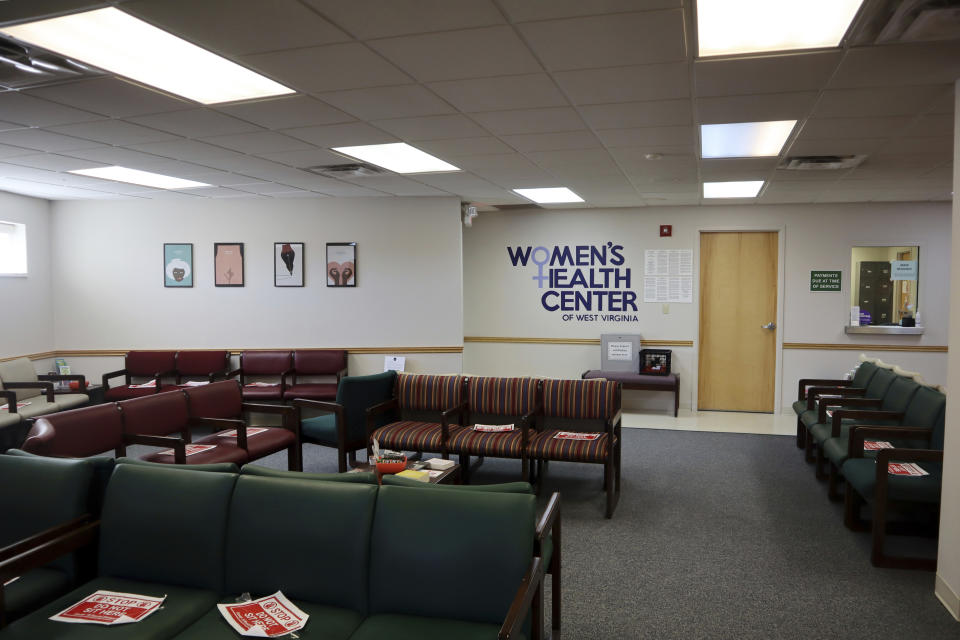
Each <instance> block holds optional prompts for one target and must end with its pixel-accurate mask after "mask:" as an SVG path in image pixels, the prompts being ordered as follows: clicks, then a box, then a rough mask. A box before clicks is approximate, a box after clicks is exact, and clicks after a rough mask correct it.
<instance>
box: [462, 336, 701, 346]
mask: <svg viewBox="0 0 960 640" xmlns="http://www.w3.org/2000/svg"><path fill="white" fill-rule="evenodd" d="M463 341H464V342H495V343H500V344H591V345H592V344H596V345H599V344H600V338H508V337H499V336H464V338H463ZM641 344H642V345H644V346H647V347H692V346H693V340H641Z"/></svg>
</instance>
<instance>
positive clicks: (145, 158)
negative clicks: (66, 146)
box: [67, 147, 170, 170]
mask: <svg viewBox="0 0 960 640" xmlns="http://www.w3.org/2000/svg"><path fill="white" fill-rule="evenodd" d="M67 155H69V156H71V157H73V158H81V159H84V160H90V161H92V162H91V164H97V163H99V164H107V165H120V166H122V167H130V168H131V169H147V170H149V168H150V167H154V166H157V165H160V164H164V163H167V162H169V161H170V160H169V159H168V158H162V157H160V156H155V155H152V154H149V153H143V152H141V151H133V150H132V149H121V148H120V147H94V148H92V149H75V150H73V151H69V152H68V153H67Z"/></svg>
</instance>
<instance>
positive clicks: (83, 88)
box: [24, 78, 196, 118]
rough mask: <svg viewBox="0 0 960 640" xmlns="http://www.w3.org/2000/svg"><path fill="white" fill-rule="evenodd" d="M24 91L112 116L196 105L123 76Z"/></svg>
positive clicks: (144, 113) (137, 114)
mask: <svg viewBox="0 0 960 640" xmlns="http://www.w3.org/2000/svg"><path fill="white" fill-rule="evenodd" d="M24 93H26V94H27V95H31V96H35V97H37V98H44V99H47V100H52V101H53V102H60V103H63V104H68V105H70V106H72V107H77V108H79V109H86V110H87V111H92V112H94V113H99V114H102V115H105V116H110V117H111V118H126V117H128V116H140V115H146V114H148V113H161V112H163V111H176V110H178V109H189V108H191V107H194V106H196V105H195V104H194V103H192V102H188V101H186V100H180V99H178V98H174V97H172V96H168V95H166V94H163V93H160V92H159V91H155V90H153V89H147V88H145V87H141V86H140V85H136V84H133V83H131V82H127V81H126V80H121V79H120V78H93V79H90V80H78V81H77V82H68V83H66V84H58V85H54V86H52V87H42V88H40V89H30V90H28V91H25V92H24Z"/></svg>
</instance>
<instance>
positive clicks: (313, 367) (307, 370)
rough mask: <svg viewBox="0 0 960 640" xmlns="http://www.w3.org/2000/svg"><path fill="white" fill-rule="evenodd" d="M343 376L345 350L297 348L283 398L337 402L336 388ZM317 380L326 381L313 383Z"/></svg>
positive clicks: (345, 359) (345, 369)
mask: <svg viewBox="0 0 960 640" xmlns="http://www.w3.org/2000/svg"><path fill="white" fill-rule="evenodd" d="M346 375H347V352H346V351H345V350H344V349H298V350H297V351H294V352H293V384H292V385H290V386H288V387H287V388H286V390H285V391H284V392H283V399H284V400H293V399H294V398H303V399H305V400H336V398H337V385H339V384H340V378H342V377H344V376H346ZM317 377H323V378H325V380H316V381H314V380H312V378H317Z"/></svg>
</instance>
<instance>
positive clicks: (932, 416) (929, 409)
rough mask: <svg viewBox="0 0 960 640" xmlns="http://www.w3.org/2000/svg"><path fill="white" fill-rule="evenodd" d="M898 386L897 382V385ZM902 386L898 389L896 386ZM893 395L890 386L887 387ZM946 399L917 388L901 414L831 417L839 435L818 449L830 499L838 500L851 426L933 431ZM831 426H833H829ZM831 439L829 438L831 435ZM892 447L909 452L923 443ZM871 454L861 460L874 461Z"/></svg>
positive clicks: (858, 413)
mask: <svg viewBox="0 0 960 640" xmlns="http://www.w3.org/2000/svg"><path fill="white" fill-rule="evenodd" d="M898 382H899V381H898ZM900 386H902V385H900ZM891 391H893V385H891ZM946 404H947V397H946V396H945V395H943V394H942V393H941V392H940V391H938V390H936V389H934V388H932V387H929V386H925V385H919V387H918V389H917V391H916V393H914V394H913V397H912V398H911V399H910V402H909V404H908V405H907V406H906V408H905V409H904V410H903V412H902V413H899V412H896V411H895V410H894V409H891V410H889V411H864V410H860V411H846V410H841V411H840V412H839V415H838V414H837V413H834V414H833V420H834V421H839V422H840V424H839V430H838V433H839V435H837V436H832V437H830V438H829V439H827V440H826V441H825V442H824V443H823V445H822V446H821V450H822V451H823V454H824V456H825V457H826V459H827V461H828V463H829V466H830V485H829V494H830V498H831V499H839V498H840V495H839V494H838V493H837V483H838V481H839V480H840V478H842V475H841V474H840V468H841V466H842V465H843V463H844V462H845V461H846V459H847V457H848V456H849V448H850V431H851V430H852V429H854V428H855V425H854V423H857V424H860V425H871V426H900V427H916V428H918V429H933V428H935V426H936V424H937V422H938V421H939V422H940V423H942V422H943V417H944V410H945V409H946ZM831 426H833V425H831ZM831 435H832V434H831ZM892 444H893V445H894V446H896V447H906V448H913V447H916V446H922V445H923V444H924V443H922V442H919V443H918V442H917V441H916V440H912V441H911V440H902V439H901V440H895V441H894V442H892ZM874 455H875V454H874V453H873V452H872V451H865V452H864V456H865V457H874Z"/></svg>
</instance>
